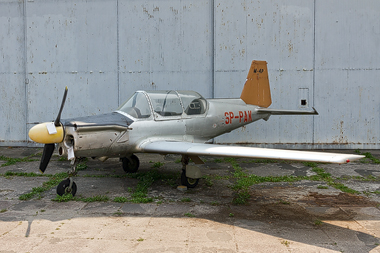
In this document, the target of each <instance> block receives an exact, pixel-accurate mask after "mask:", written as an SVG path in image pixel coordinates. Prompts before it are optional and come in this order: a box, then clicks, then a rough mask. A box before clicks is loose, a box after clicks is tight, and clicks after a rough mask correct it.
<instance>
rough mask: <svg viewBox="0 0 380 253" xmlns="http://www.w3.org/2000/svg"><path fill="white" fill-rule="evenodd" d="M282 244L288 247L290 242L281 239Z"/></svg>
mask: <svg viewBox="0 0 380 253" xmlns="http://www.w3.org/2000/svg"><path fill="white" fill-rule="evenodd" d="M281 244H284V245H285V246H286V247H289V245H290V242H288V241H285V240H283V241H281Z"/></svg>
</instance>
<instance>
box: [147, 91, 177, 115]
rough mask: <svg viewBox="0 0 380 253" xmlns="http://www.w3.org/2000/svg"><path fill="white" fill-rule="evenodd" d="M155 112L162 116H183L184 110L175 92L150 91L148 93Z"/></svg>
mask: <svg viewBox="0 0 380 253" xmlns="http://www.w3.org/2000/svg"><path fill="white" fill-rule="evenodd" d="M147 94H148V96H149V97H150V101H151V103H152V106H153V110H154V112H156V113H157V114H159V115H161V116H178V115H182V113H183V108H182V106H181V102H180V100H179V97H178V95H177V93H176V92H175V91H149V92H147Z"/></svg>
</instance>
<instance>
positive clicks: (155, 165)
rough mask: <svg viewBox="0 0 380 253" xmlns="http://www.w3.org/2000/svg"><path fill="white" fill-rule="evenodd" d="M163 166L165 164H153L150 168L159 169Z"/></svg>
mask: <svg viewBox="0 0 380 253" xmlns="http://www.w3.org/2000/svg"><path fill="white" fill-rule="evenodd" d="M150 163H153V162H152V161H150ZM164 164H165V163H162V162H155V163H153V165H152V168H155V169H159V168H161V167H162V166H164Z"/></svg>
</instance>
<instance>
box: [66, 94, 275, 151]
mask: <svg viewBox="0 0 380 253" xmlns="http://www.w3.org/2000/svg"><path fill="white" fill-rule="evenodd" d="M136 94H137V95H136ZM176 103H178V104H176ZM257 108H258V107H257V106H255V105H247V104H246V103H244V101H242V100H241V99H208V100H206V99H204V98H203V97H202V96H200V95H199V94H198V93H195V92H189V91H182V92H181V91H179V92H174V91H163V92H161V93H160V92H156V91H155V92H152V93H151V92H144V91H140V92H137V93H135V95H134V96H132V97H131V98H130V99H129V100H127V102H126V103H124V104H123V105H122V106H121V107H120V108H119V109H118V110H117V111H115V112H113V113H110V114H104V115H99V116H90V117H84V118H75V119H68V120H63V121H62V122H63V126H64V129H65V137H64V141H63V142H61V143H60V144H59V153H60V154H61V155H68V156H69V158H70V156H72V155H73V154H75V156H76V157H99V158H105V157H125V156H128V154H131V153H138V152H142V150H141V146H142V145H143V144H144V143H146V142H151V141H157V140H166V141H186V142H195V143H204V142H206V141H208V140H210V139H212V138H214V137H216V136H219V135H221V134H224V133H227V132H230V131H232V130H234V129H236V128H239V127H242V126H244V125H246V124H249V123H252V122H254V121H257V120H259V119H263V118H267V117H268V115H267V114H257V113H256V109H257Z"/></svg>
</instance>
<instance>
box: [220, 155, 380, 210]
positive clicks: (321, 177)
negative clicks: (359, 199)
mask: <svg viewBox="0 0 380 253" xmlns="http://www.w3.org/2000/svg"><path fill="white" fill-rule="evenodd" d="M367 156H368V158H371V156H370V155H367ZM371 159H373V161H374V162H376V160H374V158H371ZM224 161H225V162H228V163H230V164H231V165H232V168H233V169H234V171H233V173H232V174H233V178H234V179H235V183H234V184H233V185H232V186H231V189H232V190H234V191H235V196H234V198H233V200H232V203H233V204H235V205H245V204H247V203H248V201H249V199H250V193H249V188H250V187H251V186H252V185H255V184H260V183H265V182H272V183H276V182H288V183H292V182H296V181H301V180H311V181H321V182H325V183H326V184H327V185H328V186H331V187H334V188H335V189H338V190H340V191H342V192H346V193H350V194H361V193H362V192H359V191H356V190H354V189H351V188H349V187H348V186H346V185H344V184H343V183H342V181H343V180H348V179H354V180H362V181H380V177H374V176H367V177H347V178H334V177H332V175H331V174H330V173H327V172H326V171H325V170H324V169H323V168H320V167H318V166H319V164H318V163H315V162H304V163H303V164H304V165H305V166H308V167H311V168H312V171H313V172H314V173H315V175H312V176H264V177H262V176H257V175H254V174H250V175H248V174H247V173H246V172H245V171H244V170H243V169H242V168H241V167H240V165H239V164H238V162H237V160H236V158H224ZM328 186H322V185H319V186H318V189H328ZM363 193H364V192H363ZM371 193H372V192H371ZM373 193H374V194H378V193H377V192H373ZM379 193H380V192H379ZM282 204H288V202H287V203H282Z"/></svg>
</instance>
